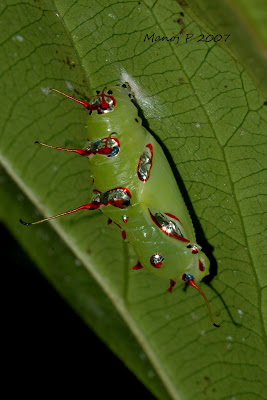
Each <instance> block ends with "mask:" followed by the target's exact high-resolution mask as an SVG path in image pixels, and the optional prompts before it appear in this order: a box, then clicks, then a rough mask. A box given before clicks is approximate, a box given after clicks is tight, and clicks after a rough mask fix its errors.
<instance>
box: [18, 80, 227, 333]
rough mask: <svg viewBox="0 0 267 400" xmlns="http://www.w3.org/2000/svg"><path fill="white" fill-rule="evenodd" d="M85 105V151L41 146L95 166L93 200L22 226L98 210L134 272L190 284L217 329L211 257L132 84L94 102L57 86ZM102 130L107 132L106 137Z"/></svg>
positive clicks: (109, 91)
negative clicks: (127, 249) (206, 283)
mask: <svg viewBox="0 0 267 400" xmlns="http://www.w3.org/2000/svg"><path fill="white" fill-rule="evenodd" d="M51 90H53V91H54V92H57V93H59V94H62V95H64V96H66V97H67V98H69V99H71V100H73V101H75V102H77V103H79V104H81V105H82V106H83V107H85V108H86V110H88V112H89V116H88V123H87V126H88V138H89V139H88V143H87V144H86V146H85V147H84V148H83V149H66V148H63V147H57V146H52V145H48V144H45V143H41V142H36V143H37V144H40V145H42V146H45V147H49V148H52V149H57V150H63V151H67V152H74V153H77V154H79V155H82V156H86V157H87V158H88V159H89V161H90V169H91V172H92V176H93V195H92V198H91V201H90V202H89V203H87V204H84V205H82V206H79V207H77V208H75V209H73V210H70V211H66V212H63V213H61V214H58V215H55V216H52V217H49V218H45V219H42V220H40V221H36V222H24V221H23V220H20V222H21V223H22V224H23V225H35V224H39V223H42V222H44V221H48V220H51V219H54V218H58V217H60V216H63V215H67V214H71V213H74V212H76V211H79V210H91V211H93V210H97V209H100V210H101V211H102V212H103V214H104V215H105V216H106V217H107V218H108V222H107V223H108V224H110V223H112V222H113V223H115V224H116V225H117V226H118V227H119V228H120V229H121V232H122V237H123V239H124V240H127V241H128V242H130V243H131V244H132V246H133V248H134V250H135V253H136V256H137V260H138V261H137V263H136V265H134V266H133V267H132V269H133V270H138V269H142V268H147V269H149V270H150V271H152V272H153V273H155V274H156V275H158V276H159V277H161V278H164V279H168V280H169V282H170V285H169V288H168V291H169V292H172V290H173V287H174V285H175V284H176V282H177V281H185V282H186V283H187V284H189V285H191V286H193V287H194V288H195V289H197V290H198V291H199V292H200V293H201V295H202V296H203V298H204V300H205V302H206V305H207V308H208V312H209V316H210V319H211V322H212V324H213V325H214V326H215V327H220V326H221V325H217V324H215V322H214V319H213V317H212V313H211V309H210V306H209V303H208V300H207V298H206V295H205V294H204V293H203V291H202V290H201V289H200V288H199V287H198V286H197V282H199V281H200V280H202V278H204V277H205V276H206V275H207V274H209V267H210V263H209V260H208V258H207V256H206V255H205V254H204V253H203V252H202V251H201V247H200V246H199V245H198V244H196V237H195V232H194V228H193V224H192V221H191V218H190V215H189V212H188V210H187V207H186V205H185V203H184V200H183V197H182V195H181V193H180V191H179V189H178V186H177V184H176V180H175V178H174V176H173V173H172V171H171V168H170V165H169V163H168V161H167V159H166V157H165V155H164V153H163V150H162V148H161V146H160V145H159V143H158V142H157V141H156V140H155V138H154V137H153V136H152V135H151V134H150V133H149V132H148V131H147V130H146V129H145V127H144V126H143V125H142V120H141V119H140V117H139V116H138V110H137V107H136V105H135V102H134V95H133V93H132V91H131V88H130V86H129V85H128V84H127V83H124V84H122V85H117V86H113V87H110V88H106V87H105V88H104V89H103V90H102V91H101V92H100V91H96V95H94V96H93V97H92V98H91V99H90V101H89V102H85V101H82V100H78V99H76V98H74V97H72V96H69V95H67V94H65V93H62V92H60V91H59V90H57V89H51ZM101 132H105V135H104V137H102V136H103V135H101Z"/></svg>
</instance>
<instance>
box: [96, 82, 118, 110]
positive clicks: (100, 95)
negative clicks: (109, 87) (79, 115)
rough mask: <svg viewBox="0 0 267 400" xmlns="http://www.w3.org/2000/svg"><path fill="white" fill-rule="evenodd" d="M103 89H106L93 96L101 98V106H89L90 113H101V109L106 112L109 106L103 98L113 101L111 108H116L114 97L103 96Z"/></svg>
mask: <svg viewBox="0 0 267 400" xmlns="http://www.w3.org/2000/svg"><path fill="white" fill-rule="evenodd" d="M105 89H106V88H104V89H103V90H102V92H101V93H99V94H97V95H96V96H95V97H101V99H102V102H101V105H100V106H98V105H96V106H92V105H91V108H90V111H95V110H96V111H102V110H101V109H104V110H108V108H109V107H110V105H109V103H107V102H106V100H105V97H108V98H109V99H111V100H112V101H113V106H114V107H115V106H116V100H115V97H114V96H110V95H108V94H105Z"/></svg>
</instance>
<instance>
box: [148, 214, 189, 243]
mask: <svg viewBox="0 0 267 400" xmlns="http://www.w3.org/2000/svg"><path fill="white" fill-rule="evenodd" d="M149 214H150V217H151V219H152V221H153V222H154V224H155V225H157V227H158V228H159V229H160V230H161V231H162V232H163V233H164V234H165V235H167V236H170V237H172V238H174V239H177V240H180V241H181V242H185V243H189V242H190V240H189V239H186V238H185V237H183V236H179V235H176V234H175V233H172V232H167V231H166V230H164V229H163V227H162V226H161V225H160V223H159V222H158V221H157V219H156V218H155V217H154V215H153V214H152V213H151V211H150V210H149ZM165 214H166V215H168V216H169V217H171V218H174V216H173V215H172V214H167V213H165ZM175 219H176V220H178V218H176V217H175ZM178 221H179V220H178ZM179 222H180V221H179ZM180 223H181V222H180Z"/></svg>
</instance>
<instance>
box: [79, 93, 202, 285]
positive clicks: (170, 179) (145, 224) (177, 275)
mask: <svg viewBox="0 0 267 400" xmlns="http://www.w3.org/2000/svg"><path fill="white" fill-rule="evenodd" d="M108 90H109V92H112V96H114V98H115V99H116V106H115V107H114V109H113V110H112V111H110V112H108V113H104V114H101V115H99V114H96V113H92V115H89V116H88V121H87V126H88V139H89V140H90V141H91V142H95V141H97V140H99V139H100V138H101V137H104V135H105V136H108V135H110V136H112V137H113V136H114V137H116V139H117V140H118V142H119V143H120V152H119V154H118V155H116V157H110V158H107V157H102V156H101V155H98V154H97V155H95V156H90V157H89V158H90V169H91V172H92V175H93V177H94V189H95V190H97V191H99V192H106V191H108V190H110V189H112V188H115V187H125V188H127V189H128V190H129V191H130V193H131V196H132V197H131V201H130V205H129V207H127V209H120V208H117V207H113V206H110V205H107V206H105V205H102V206H101V208H100V209H101V210H102V212H103V213H104V214H105V215H106V216H107V217H108V218H111V219H112V221H113V222H115V223H116V224H117V225H119V226H121V225H122V223H123V220H122V218H123V215H126V216H127V217H128V220H127V223H126V224H125V225H123V227H121V229H122V230H123V231H125V234H126V238H127V241H129V242H130V243H131V244H132V245H133V247H134V250H135V252H136V255H137V258H138V260H139V262H140V263H141V265H142V266H143V267H146V268H149V269H150V270H151V271H152V272H154V273H156V274H157V275H159V276H162V277H163V278H166V279H172V280H174V281H177V280H182V276H183V274H184V273H185V272H188V273H190V274H192V275H194V278H195V281H199V280H200V279H202V278H203V277H204V276H205V275H206V274H208V270H209V268H208V267H209V265H208V260H207V258H205V260H204V262H205V267H204V269H205V270H203V271H201V270H200V269H199V257H198V254H193V253H192V251H191V248H187V245H188V244H189V243H195V241H196V238H195V232H194V228H193V225H192V221H191V218H190V216H189V213H188V210H187V208H186V205H185V203H184V201H183V198H182V195H181V193H180V191H179V189H178V187H177V184H176V181H175V178H174V176H173V174H172V171H171V168H170V166H169V163H168V161H167V159H166V157H165V155H164V153H163V151H162V149H161V147H160V146H159V144H158V143H157V141H156V140H155V139H154V138H153V137H152V136H151V135H150V133H149V132H148V131H147V130H146V129H145V128H144V127H143V126H142V124H141V120H140V118H139V117H138V112H137V108H136V107H135V105H134V104H133V103H132V102H131V99H130V98H129V90H128V88H127V87H126V88H125V87H122V86H115V87H109V88H108ZM147 146H149V147H147ZM152 153H153V157H152V165H151V168H150V169H149V171H148V172H149V176H148V179H143V175H142V172H143V170H145V161H146V160H145V159H146V158H148V157H150V158H151V155H152ZM142 154H144V157H143V158H144V162H143V161H141V162H140V157H141V156H142ZM140 165H141V167H140ZM138 166H139V167H140V168H142V171H141V172H140V174H138ZM151 209H153V210H158V211H159V212H162V213H168V214H171V215H173V216H176V217H177V219H179V221H180V225H181V226H182V227H183V232H184V238H186V239H187V241H182V240H177V239H174V238H173V237H172V236H171V235H169V236H168V235H166V234H165V233H164V232H163V231H162V229H161V228H160V226H157V225H156V224H155V222H154V221H153V219H152V218H151V215H150V211H149V210H151ZM172 220H173V219H172ZM177 223H178V222H177ZM125 234H124V235H125ZM153 255H162V257H163V258H164V260H163V261H162V263H161V265H160V266H158V265H157V267H155V263H154V264H153V262H151V257H152V256H153Z"/></svg>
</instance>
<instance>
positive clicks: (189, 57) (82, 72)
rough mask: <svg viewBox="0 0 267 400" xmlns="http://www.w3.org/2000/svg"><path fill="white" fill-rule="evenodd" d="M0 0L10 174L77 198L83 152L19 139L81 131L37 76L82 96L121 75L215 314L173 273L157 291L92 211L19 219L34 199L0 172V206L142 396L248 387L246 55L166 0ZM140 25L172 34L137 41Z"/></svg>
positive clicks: (254, 93)
mask: <svg viewBox="0 0 267 400" xmlns="http://www.w3.org/2000/svg"><path fill="white" fill-rule="evenodd" d="M0 7H1V8H0V10H1V17H0V23H1V27H2V35H1V61H0V75H1V94H0V101H1V103H2V104H1V111H2V112H1V114H2V118H1V138H0V158H1V163H2V165H3V167H4V168H5V170H6V171H7V173H8V174H9V177H10V179H11V180H13V181H14V182H15V183H16V184H17V185H18V186H19V188H20V191H21V192H22V193H23V194H24V195H26V196H27V197H28V199H29V200H30V201H31V202H32V203H33V204H34V205H35V206H36V207H37V208H38V210H39V211H40V213H41V214H42V215H45V216H49V215H53V214H56V213H59V212H62V211H65V210H68V209H72V208H74V207H76V206H79V205H81V204H84V203H86V202H88V200H90V196H91V183H90V182H91V176H90V170H89V168H88V163H87V161H86V160H85V159H84V158H82V157H81V158H79V157H77V156H75V155H71V154H67V153H64V152H56V151H54V150H50V149H45V148H41V147H40V146H39V147H38V146H37V145H34V141H35V140H39V141H41V142H45V143H48V144H52V145H58V146H62V147H80V146H83V145H84V142H85V139H86V128H85V125H86V117H87V114H86V112H85V111H84V110H83V109H81V108H80V107H79V106H78V105H76V104H74V103H73V102H70V101H69V100H68V99H65V98H63V97H61V96H59V95H56V94H55V93H51V92H48V91H47V88H50V87H55V88H57V89H59V90H62V91H64V92H68V93H70V94H72V92H73V93H74V94H75V95H76V96H78V97H80V98H82V97H83V96H87V97H88V96H90V94H91V93H92V91H93V90H95V89H99V88H103V87H104V86H105V85H108V84H110V83H117V82H119V81H123V80H124V81H125V80H128V81H130V83H131V84H132V85H133V83H135V84H136V85H137V86H136V87H137V90H136V94H137V100H138V102H139V104H140V106H141V107H142V111H143V113H144V117H145V118H146V120H147V123H148V124H149V128H150V129H151V130H152V131H153V132H155V134H156V135H157V136H158V137H159V138H160V140H161V141H162V143H163V145H164V148H165V150H166V151H167V152H168V155H169V156H170V157H171V159H172V160H173V162H174V163H173V164H175V165H176V166H177V168H178V169H179V173H178V171H177V170H176V168H175V166H174V173H175V175H176V177H177V178H178V180H179V186H180V187H181V190H182V193H183V195H184V197H185V199H186V203H187V205H188V207H189V209H190V212H191V215H192V219H193V222H194V226H195V228H196V233H197V238H198V243H199V244H200V245H201V246H203V248H204V250H205V251H206V252H207V254H208V256H209V258H210V259H211V262H212V270H213V274H212V276H213V279H212V281H211V284H210V286H207V285H205V284H204V283H201V288H202V289H203V290H204V291H205V293H206V295H207V297H208V299H209V301H210V305H211V307H212V310H213V313H214V316H215V319H216V321H217V322H221V321H223V326H222V327H221V328H220V329H215V328H213V327H212V325H211V324H210V321H209V319H208V315H207V310H206V307H205V304H204V302H203V299H202V298H201V297H200V296H199V294H198V293H197V292H196V291H194V290H193V289H192V288H188V290H186V291H184V290H183V286H181V285H177V287H175V290H174V293H173V294H172V295H170V294H169V293H168V292H167V290H166V289H167V287H168V282H165V281H164V280H159V279H158V278H157V277H155V276H154V275H151V274H150V273H149V272H148V271H144V270H140V271H131V270H130V267H131V266H132V265H134V263H135V262H136V260H135V257H134V254H132V251H131V249H130V247H129V246H128V245H126V244H124V243H123V242H122V240H121V234H120V232H119V230H118V229H116V227H115V226H106V220H105V218H104V217H103V216H102V215H101V213H100V212H98V211H97V212H94V213H93V212H92V213H90V212H86V211H84V212H80V213H77V214H73V215H71V216H68V217H65V218H62V219H59V220H55V221H53V222H51V224H47V225H42V226H39V225H37V226H33V227H25V226H22V225H19V224H18V218H19V217H21V218H23V219H24V220H29V221H33V220H36V219H38V218H41V215H40V214H39V215H37V213H36V211H32V209H31V208H29V206H28V203H27V202H26V201H25V200H24V199H23V201H21V199H22V198H21V193H20V195H19V196H18V192H17V188H15V187H14V186H13V184H12V183H10V181H9V180H7V181H6V178H3V179H2V181H1V186H0V188H1V189H0V190H1V208H0V216H1V219H2V220H3V221H5V223H7V224H8V226H9V228H10V229H11V230H12V231H13V232H14V235H15V236H16V237H17V238H18V239H19V240H20V241H21V243H22V244H23V246H24V247H25V248H26V249H27V250H28V251H29V253H30V254H31V257H32V258H33V259H34V260H35V262H36V263H37V264H38V266H39V267H40V268H41V270H42V272H43V273H44V274H45V275H46V276H47V277H48V278H49V280H51V282H52V283H53V284H54V285H55V286H56V287H57V288H58V290H59V291H60V293H62V295H63V296H64V297H66V298H67V299H68V301H69V302H70V304H71V305H72V307H73V308H74V309H75V310H77V312H78V313H79V314H80V315H81V317H82V318H83V319H84V320H85V321H86V322H87V323H88V324H90V325H91V326H92V327H93V329H94V330H95V331H96V332H97V333H98V334H99V335H100V337H101V338H102V339H103V340H104V341H105V342H106V343H107V344H108V345H109V346H110V348H111V349H112V350H113V351H114V352H115V353H116V354H118V356H119V357H120V358H121V359H123V361H124V362H125V363H126V365H127V366H128V367H129V368H130V369H131V370H132V371H133V372H134V373H135V374H136V375H137V376H138V377H139V378H140V379H141V380H142V381H143V382H144V383H145V384H146V386H147V387H148V388H149V389H150V390H151V391H152V392H153V393H154V394H155V396H156V397H157V398H161V399H168V398H173V399H193V398H194V399H195V398H197V399H214V398H218V399H238V400H239V399H249V400H253V399H259V398H264V397H265V396H264V394H265V393H266V316H267V315H266V314H267V311H266V303H267V302H266V299H267V291H266V280H267V278H266V268H265V266H264V264H265V260H266V249H267V246H266V242H265V241H264V228H265V227H266V221H265V220H264V214H263V213H264V211H263V210H264V209H265V208H266V207H264V206H265V205H266V202H264V200H265V197H264V195H265V193H266V190H264V189H265V182H266V176H265V159H266V158H265V157H266V156H265V153H266V138H265V136H266V131H267V129H266V128H267V126H266V125H267V112H266V109H267V106H266V104H264V99H263V98H262V97H261V94H260V93H259V91H258V89H256V87H255V83H254V82H253V81H252V79H251V77H250V75H249V74H248V72H247V70H246V69H245V68H244V66H242V65H241V64H239V63H238V62H237V61H236V59H235V58H234V56H233V55H232V54H231V53H230V52H229V51H228V50H227V47H226V43H225V44H223V43H221V42H220V43H213V42H209V43H206V42H205V41H198V38H199V35H200V34H203V35H204V37H206V36H207V35H208V34H209V33H210V32H206V31H205V30H203V28H201V26H204V25H202V24H201V23H200V22H199V21H201V18H202V15H201V14H199V15H198V16H197V17H196V16H195V15H196V14H193V12H192V10H191V9H190V8H189V7H188V6H187V7H185V9H186V10H187V11H185V9H183V8H181V7H180V6H179V5H178V3H177V2H176V1H174V0H164V2H163V1H158V2H154V1H147V2H144V1H140V2H138V1H127V2H126V1H125V2H118V3H117V2H115V1H107V0H103V1H94V0H91V1H90V2H87V1H85V0H83V1H82V0H78V1H76V2H73V1H71V0H64V1H63V0H58V1H53V2H52V1H49V0H47V1H45V0H40V1H38V2H35V1H26V2H23V3H16V2H12V1H9V2H8V4H2V5H1V6H0ZM181 13H182V14H181ZM264 32H265V31H264ZM153 33H155V37H157V36H160V37H161V38H162V37H168V38H171V37H173V36H179V38H180V39H179V43H178V44H175V41H173V42H170V41H167V40H166V39H165V40H164V41H156V42H153V43H152V41H151V40H150V41H149V40H146V41H144V38H145V36H146V34H148V35H149V36H151V35H152V34H153ZM189 34H193V35H194V37H193V38H191V39H188V38H189V37H188V35H189ZM217 34H222V35H224V34H225V32H219V31H218V32H217ZM186 39H187V40H186ZM260 82H261V80H260V79H259V80H257V85H260ZM134 87H135V86H134ZM261 91H262V92H263V91H264V90H263V86H262V87H261ZM129 151H131V149H129ZM3 176H4V175H3ZM159 189H160V188H159ZM75 260H76V261H75ZM77 260H79V261H77ZM79 262H81V263H82V264H83V266H84V267H83V266H80V267H79V268H77V263H78V264H79ZM177 262H179V260H177ZM216 269H217V272H218V274H217V276H216V274H215V272H216ZM264 316H265V319H264ZM264 324H265V325H264Z"/></svg>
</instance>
